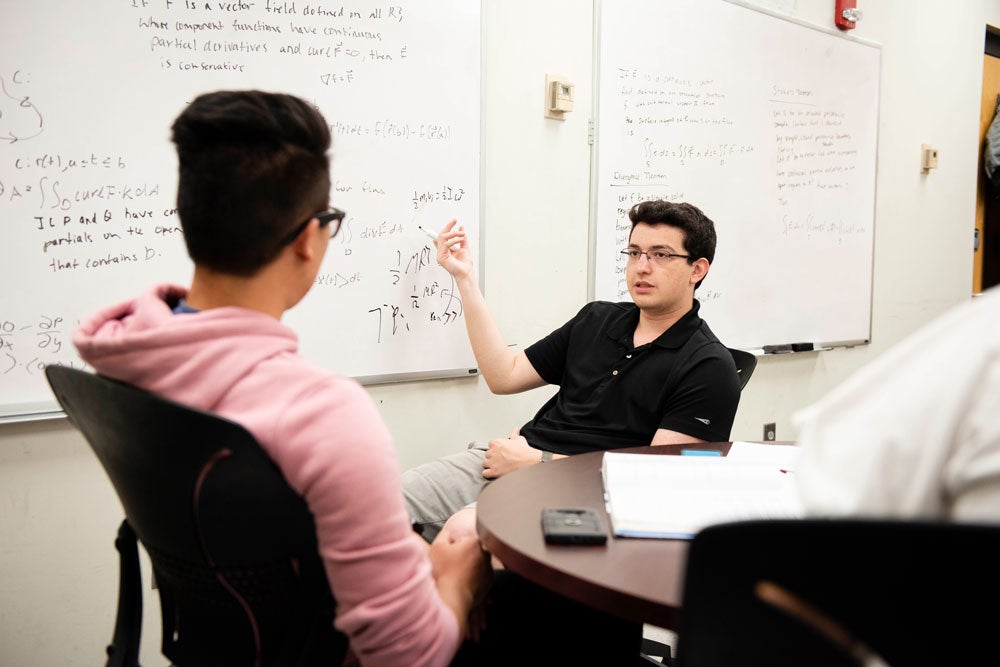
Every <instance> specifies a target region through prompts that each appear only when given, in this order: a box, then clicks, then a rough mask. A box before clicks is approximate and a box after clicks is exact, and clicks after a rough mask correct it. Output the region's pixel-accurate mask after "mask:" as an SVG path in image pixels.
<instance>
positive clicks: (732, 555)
mask: <svg viewBox="0 0 1000 667" xmlns="http://www.w3.org/2000/svg"><path fill="white" fill-rule="evenodd" d="M997 563H1000V525H962V524H954V523H952V524H949V523H938V522H927V521H906V520H875V519H798V520H797V519H779V520H755V521H743V522H735V523H726V524H719V525H715V526H711V527H708V528H706V529H704V530H702V531H701V532H699V533H698V534H697V535H696V536H695V538H694V540H693V541H692V543H691V546H690V550H689V552H688V557H687V567H686V572H685V581H684V591H683V603H682V606H681V609H680V612H679V617H678V633H677V644H676V647H675V648H676V656H675V658H674V663H673V664H675V665H676V666H677V667H708V666H709V665H710V666H711V667H729V666H735V665H739V666H740V667H756V666H763V665H768V666H769V667H784V666H789V667H791V666H793V665H794V666H797V667H799V666H801V665H809V666H810V667H827V666H836V667H841V666H844V667H846V666H848V665H851V666H853V667H857V665H859V664H860V661H859V659H858V655H859V653H860V651H859V650H857V649H859V648H860V647H866V650H867V651H868V652H869V653H870V654H876V655H878V656H879V657H881V658H882V659H883V660H884V661H885V662H886V663H888V664H889V665H892V667H907V666H909V665H982V664H997V663H1000V653H998V649H997V642H996V635H995V634H994V633H995V632H996V624H997V620H998V616H997V614H996V612H995V608H996V603H997V600H1000V573H998V571H997ZM760 582H771V583H772V584H776V585H778V586H780V587H782V588H784V589H785V590H787V591H789V592H791V593H793V594H795V595H796V596H798V597H799V598H801V600H802V601H805V602H806V603H807V604H808V605H809V607H810V608H812V610H813V612H814V613H815V614H816V615H817V617H818V616H819V615H822V618H823V619H824V621H826V622H832V623H833V624H834V625H836V626H838V627H839V629H840V630H842V631H846V632H847V633H848V634H850V635H852V636H853V637H854V639H855V640H856V643H855V645H854V650H847V649H845V648H843V647H842V646H841V645H839V644H838V643H837V642H835V641H833V640H832V639H831V638H830V637H829V636H828V634H827V631H828V630H829V629H830V628H829V627H827V628H826V631H824V630H823V629H822V628H823V627H824V626H823V624H821V623H817V622H816V621H815V620H814V619H812V617H810V620H806V619H805V618H803V617H801V616H799V615H792V614H790V613H789V612H787V611H786V610H785V609H784V608H783V606H782V605H775V604H772V603H769V602H765V601H764V600H763V599H762V598H761V597H760V592H759V590H760V589H759V586H760Z"/></svg>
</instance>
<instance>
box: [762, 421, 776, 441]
mask: <svg viewBox="0 0 1000 667" xmlns="http://www.w3.org/2000/svg"><path fill="white" fill-rule="evenodd" d="M776 436H777V428H776V425H775V423H774V422H770V423H768V424H764V440H766V441H767V442H774V441H775V439H776Z"/></svg>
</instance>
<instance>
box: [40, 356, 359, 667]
mask: <svg viewBox="0 0 1000 667" xmlns="http://www.w3.org/2000/svg"><path fill="white" fill-rule="evenodd" d="M45 374H46V377H47V379H48V381H49V384H50V386H51V387H52V391H53V392H54V393H55V396H56V398H57V399H58V401H59V404H60V405H61V406H62V408H63V410H64V411H65V412H66V414H67V415H68V416H69V419H70V421H71V422H72V423H73V425H74V426H75V427H76V428H77V429H79V430H80V431H81V432H82V433H83V435H84V437H85V438H86V440H87V442H88V443H89V444H90V446H91V448H92V449H93V450H94V453H95V454H96V455H97V458H98V459H99V460H100V462H101V464H102V465H103V466H104V470H105V471H106V472H107V474H108V477H109V478H110V479H111V482H112V484H113V485H114V487H115V491H116V492H117V493H118V497H119V499H120V500H121V502H122V505H123V507H124V510H125V521H124V522H122V525H121V528H120V529H119V532H118V538H117V540H116V542H115V543H116V546H117V548H118V550H119V552H120V553H121V557H120V559H121V560H120V563H121V572H120V583H119V599H118V612H117V617H116V622H115V630H114V637H113V639H112V643H111V645H110V646H108V662H107V665H108V666H109V667H136V666H137V665H138V664H139V663H138V654H139V640H140V633H141V628H142V592H141V578H140V571H139V567H140V566H139V559H138V550H137V547H136V537H138V540H139V542H141V543H142V545H143V547H144V548H145V549H146V551H147V552H148V553H149V556H150V560H151V562H152V565H153V576H154V579H155V582H156V586H157V590H158V591H159V595H160V607H161V614H162V625H163V643H162V652H163V655H165V656H166V657H167V658H169V659H170V660H171V662H172V663H174V664H177V665H182V666H183V667H192V666H197V665H213V666H215V665H254V666H258V667H262V666H267V665H276V666H277V665H280V666H285V665H296V666H298V665H303V666H304V665H317V664H323V665H339V664H340V663H341V661H342V660H343V657H344V655H345V654H346V651H347V640H346V637H344V636H343V635H342V634H341V633H339V632H337V631H336V630H334V628H333V626H332V622H333V617H334V612H335V608H336V603H335V601H334V598H333V596H332V594H331V592H330V588H329V585H328V583H327V579H326V575H325V572H324V570H323V563H322V560H321V558H320V556H319V554H318V551H317V546H316V535H315V526H314V522H313V518H312V515H311V514H310V512H309V511H308V509H307V507H306V504H305V502H304V501H303V499H302V498H301V497H300V496H299V495H298V494H296V493H295V492H294V491H293V490H292V489H291V488H290V487H289V486H288V484H287V483H286V482H285V480H284V478H283V477H282V475H281V472H280V471H279V469H278V468H277V466H275V464H274V463H273V461H271V459H270V458H269V457H268V456H267V454H266V453H265V452H264V451H263V450H262V449H261V448H260V446H259V445H258V444H257V442H256V440H255V439H254V438H253V436H252V435H251V434H250V433H249V432H248V431H247V430H246V429H244V428H243V427H242V426H240V425H239V424H236V423H234V422H231V421H229V420H226V419H223V418H221V417H219V416H217V415H213V414H210V413H208V412H204V411H201V410H197V409H193V408H190V407H186V406H183V405H180V404H178V403H175V402H173V401H169V400H166V399H164V398H161V397H158V396H156V395H154V394H151V393H149V392H146V391H142V390H139V389H137V388H135V387H131V386H129V385H126V384H123V383H120V382H116V381H114V380H110V379H108V378H105V377H102V376H100V375H95V374H93V373H88V372H84V371H80V370H75V369H72V368H69V367H63V366H48V367H47V368H46V369H45ZM133 530H134V533H133Z"/></svg>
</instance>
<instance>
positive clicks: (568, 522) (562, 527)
mask: <svg viewBox="0 0 1000 667" xmlns="http://www.w3.org/2000/svg"><path fill="white" fill-rule="evenodd" d="M542 534H543V535H544V536H545V541H546V542H547V543H548V544H604V543H605V542H607V541H608V531H607V530H606V529H605V527H604V520H603V519H602V518H601V515H600V514H599V513H598V512H597V510H594V509H591V508H589V507H546V508H544V509H542Z"/></svg>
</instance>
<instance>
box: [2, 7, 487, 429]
mask: <svg viewBox="0 0 1000 667" xmlns="http://www.w3.org/2000/svg"><path fill="white" fill-rule="evenodd" d="M480 14H481V5H480V3H479V2H469V1H468V0H446V1H436V2H413V1H412V0H401V1H399V2H393V3H392V4H385V5H379V4H376V3H364V2H339V3H336V4H330V3H322V2H311V3H310V2H307V3H303V2H301V1H297V2H291V1H289V2H283V1H278V2H274V1H273V0H272V1H271V2H266V3H265V2H246V1H243V2H228V1H226V2H221V1H218V0H213V1H211V2H207V1H205V0H187V1H185V0H171V1H167V0H117V1H116V2H94V3H89V2H88V3H83V2H79V3H78V2H62V1H59V0H32V2H29V3H21V4H19V5H18V9H17V10H16V11H12V12H5V17H4V28H3V35H4V38H3V40H0V83H2V91H0V139H2V141H0V222H2V238H3V243H2V244H0V272H2V279H3V285H4V288H3V294H2V297H0V417H6V418H28V417H29V416H30V415H45V414H47V413H49V412H51V411H55V410H56V409H57V408H56V404H55V402H54V400H52V396H51V393H50V391H49V388H48V385H47V383H46V382H45V379H44V374H43V372H42V371H43V368H44V366H45V365H46V364H52V363H63V364H69V365H75V366H82V365H83V363H82V362H81V361H80V360H79V358H78V357H77V355H76V354H75V351H74V350H73V346H72V343H71V334H72V331H73V330H74V329H75V328H76V326H77V325H78V323H79V322H80V321H81V318H85V317H87V316H89V315H90V314H91V313H92V312H93V311H95V310H96V309H98V308H100V307H103V306H105V305H109V304H111V303H114V302H117V301H119V300H122V299H126V298H130V297H132V296H133V295H135V294H137V293H138V292H139V291H141V290H143V289H145V288H146V287H147V286H149V285H152V284H153V283H157V282H166V281H169V282H175V283H179V284H182V285H187V284H189V282H190V279H191V275H192V270H193V269H192V265H191V263H190V260H189V259H188V258H187V255H186V253H185V250H184V244H183V240H182V237H181V234H180V229H179V223H178V220H177V216H176V214H175V211H174V205H175V195H176V169H177V166H176V157H175V154H174V149H173V145H172V144H171V143H170V141H169V128H170V125H171V123H172V122H173V119H174V118H175V117H176V116H177V115H178V114H179V113H180V111H181V110H182V109H183V108H184V105H185V103H186V102H188V101H189V100H191V99H192V98H194V97H195V96H196V95H198V94H199V93H202V92H206V91H209V90H217V89H246V88H257V89H263V90H269V91H274V92H287V93H292V94H295V95H299V96H301V97H303V98H305V99H307V100H309V101H310V102H312V103H314V104H315V105H316V106H317V108H319V109H320V111H321V112H323V114H324V115H325V116H326V119H327V121H328V123H329V124H330V126H331V131H332V134H333V149H332V153H331V155H332V180H333V188H332V192H331V202H332V203H333V205H335V206H337V207H338V208H341V209H344V210H346V211H347V213H348V216H347V218H346V220H345V224H344V227H343V228H342V230H341V232H340V234H339V235H338V236H337V237H336V238H335V239H334V241H333V242H331V245H330V249H329V251H328V252H327V255H326V258H325V260H324V264H323V267H322V268H321V270H320V273H319V276H318V277H317V280H316V284H315V285H314V286H313V288H312V290H311V292H310V293H309V294H308V295H307V296H306V297H305V299H304V300H303V301H302V303H300V304H299V305H298V306H296V307H295V308H294V309H293V310H291V311H290V312H289V313H288V314H287V315H286V316H285V318H284V322H285V323H286V324H288V325H289V326H291V327H292V328H294V329H295V330H296V331H298V332H299V335H300V351H301V352H302V354H303V355H304V356H305V357H307V358H311V359H313V360H315V361H317V362H319V363H321V364H323V365H325V366H328V367H329V368H330V369H331V370H333V371H335V372H338V373H341V374H344V375H348V376H352V377H356V378H358V379H359V380H361V381H362V382H366V383H370V382H383V381H393V380H405V379H419V378H427V377H449V376H456V375H470V374H475V373H476V368H475V358H474V356H473V355H472V351H471V348H470V346H469V344H468V339H467V336H466V333H465V325H464V321H463V313H462V303H461V300H460V299H459V297H458V295H457V293H456V292H455V290H453V288H452V281H451V278H450V276H449V275H448V274H447V272H445V271H444V270H443V269H441V268H440V267H439V266H438V265H437V263H436V262H435V260H434V253H433V252H432V251H433V244H432V242H431V240H430V239H429V238H428V237H427V236H425V235H424V234H422V233H421V232H420V230H419V229H418V225H421V226H423V227H426V228H429V229H431V230H435V231H436V230H438V229H440V228H441V227H442V226H443V225H444V224H445V223H446V222H447V221H448V220H450V219H451V218H453V217H455V218H458V219H459V221H460V222H462V223H463V224H464V225H465V226H466V228H467V229H468V230H469V231H470V233H471V236H472V238H474V239H475V238H481V236H480V234H479V223H480V183H479V175H480V171H481V170H480V160H481V155H480V153H481V143H482V142H481V114H480V106H481V81H482V76H481V16H480ZM478 252H479V249H478V248H473V254H474V255H478ZM474 259H477V258H474Z"/></svg>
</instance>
